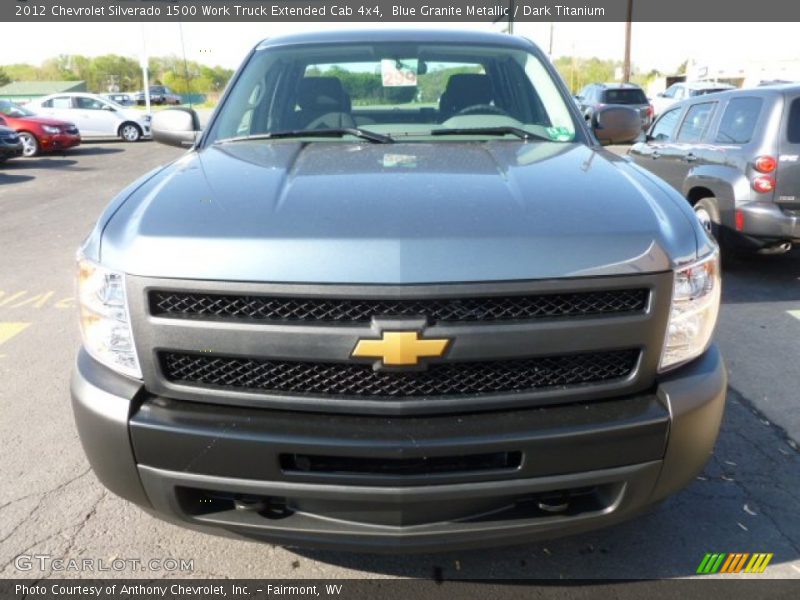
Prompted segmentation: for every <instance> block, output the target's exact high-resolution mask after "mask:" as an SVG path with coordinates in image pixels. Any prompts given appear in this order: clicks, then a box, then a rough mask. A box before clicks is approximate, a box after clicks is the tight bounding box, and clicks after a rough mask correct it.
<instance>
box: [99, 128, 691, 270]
mask: <svg viewBox="0 0 800 600" xmlns="http://www.w3.org/2000/svg"><path fill="white" fill-rule="evenodd" d="M682 204H684V202H683V201H682V199H680V198H677V200H676V196H675V195H673V196H671V195H670V193H669V192H668V191H667V190H665V188H664V186H662V185H661V184H659V183H658V182H657V181H656V180H654V179H652V178H650V177H647V176H645V175H644V174H643V173H642V172H641V171H640V170H639V169H638V168H637V167H635V166H633V165H632V164H631V163H630V162H629V161H627V160H625V159H622V158H620V157H617V156H615V155H613V154H611V153H609V152H606V151H604V150H598V149H594V148H590V147H587V146H584V145H582V144H565V143H556V142H553V143H550V142H532V143H531V142H529V143H523V142H521V141H520V142H512V141H505V140H503V141H501V140H498V141H492V142H483V143H481V142H434V143H395V144H391V145H389V144H363V143H357V144H351V143H346V142H341V141H334V142H319V143H301V142H295V141H280V142H275V141H272V142H269V141H263V140H262V141H247V142H234V143H227V144H219V145H215V146H211V147H209V148H207V149H204V150H201V151H199V152H197V151H191V152H189V153H187V154H186V155H185V156H184V157H183V158H182V159H180V160H178V161H177V162H175V163H173V164H171V165H169V166H168V167H166V168H164V169H162V170H161V171H159V172H157V173H156V174H155V175H152V176H150V177H149V178H148V179H146V181H145V182H144V183H143V184H141V185H139V187H138V188H136V189H135V191H134V192H133V193H132V194H130V196H129V197H128V199H127V200H126V201H124V202H122V203H121V204H117V205H116V206H114V207H113V210H110V211H109V212H110V214H112V215H113V216H111V217H109V218H108V222H107V223H105V227H104V228H103V227H102V224H101V226H100V227H99V228H98V233H99V231H102V239H101V243H100V249H99V252H100V259H101V260H102V262H103V264H105V265H107V266H109V267H110V268H114V269H118V270H121V271H124V272H126V273H130V274H134V275H143V276H151V277H172V278H187V279H210V280H229V281H263V282H307V283H429V282H468V281H493V280H519V279H543V278H555V277H569V276H592V275H622V274H632V273H642V272H657V271H664V270H667V269H670V268H671V267H672V266H674V264H676V263H683V262H686V261H689V260H692V259H694V258H695V257H696V255H697V237H696V226H695V225H694V224H693V221H692V219H693V217H692V215H691V212H690V210H689V209H687V208H686V207H684V206H682ZM695 220H696V219H695Z"/></svg>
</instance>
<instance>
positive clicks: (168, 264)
mask: <svg viewBox="0 0 800 600" xmlns="http://www.w3.org/2000/svg"><path fill="white" fill-rule="evenodd" d="M197 125H198V124H197V116H196V115H195V114H194V113H192V112H191V111H189V110H181V109H176V110H167V111H163V112H159V113H158V114H157V115H156V116H155V117H154V121H153V129H154V134H155V137H156V139H157V140H159V141H162V142H167V143H172V144H175V145H181V144H186V145H188V146H190V149H189V151H188V152H187V153H186V154H185V155H184V156H183V157H181V158H180V159H179V160H177V161H175V162H174V163H172V164H170V165H167V166H165V167H163V168H159V169H156V170H155V171H153V172H151V173H149V174H147V175H145V176H144V177H142V178H141V179H139V180H138V181H137V182H136V183H134V184H133V185H131V186H130V187H129V188H127V189H126V190H124V191H123V192H122V193H121V194H120V195H119V196H118V197H117V198H116V199H114V200H113V201H112V203H111V204H110V206H109V207H108V209H107V210H106V211H105V213H104V214H103V215H102V216H101V217H100V219H99V221H98V223H97V225H96V227H95V229H94V231H93V232H92V233H91V234H90V235H89V237H88V238H87V240H86V242H85V243H84V244H83V246H82V248H81V250H80V256H79V273H80V274H79V296H80V311H81V324H82V334H83V348H82V350H81V351H80V353H79V356H78V360H77V366H76V369H75V372H74V377H73V381H72V398H73V404H74V411H75V417H76V422H77V426H78V429H79V432H80V436H81V439H82V442H83V445H84V447H85V450H86V453H87V455H88V457H89V460H90V462H91V464H92V467H93V468H94V471H95V473H96V474H97V476H98V478H99V479H100V480H101V481H102V482H103V483H104V484H105V485H106V486H107V487H108V488H109V489H110V490H111V491H113V492H114V493H116V494H118V495H120V496H122V497H123V498H126V499H128V500H130V501H132V502H135V503H137V504H139V505H141V506H142V507H144V508H145V509H146V510H148V511H151V512H153V513H154V514H157V515H160V516H161V517H163V518H166V519H169V520H171V521H174V522H177V523H180V524H183V525H185V526H188V527H193V528H197V529H200V530H206V531H216V532H227V533H229V534H234V535H240V536H246V537H251V538H258V539H263V540H268V541H271V542H274V543H279V544H286V545H311V546H316V547H335V548H344V549H354V550H368V551H371V550H374V551H396V552H403V551H421V550H439V549H444V548H456V547H470V546H480V545H492V544H494V545H502V544H511V543H520V542H525V541H529V540H532V539H536V538H541V537H547V536H554V535H563V534H566V533H575V532H579V531H583V530H588V529H591V528H595V527H601V526H605V525H608V524H612V523H615V522H618V521H620V520H622V519H624V518H627V517H630V516H632V515H634V514H635V513H637V512H640V511H641V510H643V509H644V508H645V507H647V506H649V505H651V504H653V503H655V502H657V501H658V500H660V499H662V498H664V497H665V496H667V495H668V494H671V493H673V492H675V491H677V490H679V489H680V488H681V487H683V486H684V485H686V484H687V483H688V482H690V481H691V480H692V479H693V478H694V476H695V474H696V473H698V471H700V470H701V469H702V467H703V466H704V464H705V463H706V461H707V460H708V458H709V455H710V453H711V451H712V448H713V446H714V442H715V440H716V436H717V432H718V429H719V426H720V420H721V417H722V413H723V406H724V400H725V389H726V375H725V369H724V366H723V363H722V360H721V357H720V354H719V351H718V350H717V347H716V346H715V345H714V343H713V342H712V334H713V330H714V327H715V322H716V319H717V313H718V308H719V301H720V274H719V265H718V251H717V246H716V244H715V243H714V242H713V240H711V239H710V238H709V236H708V235H707V234H706V232H705V230H704V229H703V228H702V227H701V226H700V224H699V222H698V220H697V219H696V218H695V216H694V214H693V213H692V209H691V207H690V206H689V205H688V204H687V203H686V201H685V200H684V199H683V198H682V197H681V196H680V195H679V194H678V193H677V192H676V191H675V190H673V189H671V188H670V187H669V186H668V185H667V184H665V183H664V182H662V181H661V180H659V179H657V178H655V177H654V176H652V175H649V174H648V173H647V172H646V171H644V170H642V169H640V168H639V167H637V166H636V165H634V164H632V162H630V161H629V160H628V159H626V158H621V157H617V156H615V155H613V154H611V153H609V152H607V151H605V150H604V149H603V148H602V146H601V145H600V143H599V141H598V140H600V141H611V140H615V139H617V140H620V139H626V138H629V137H630V136H631V135H636V134H637V133H638V132H639V130H640V118H639V115H638V114H637V113H636V112H635V111H632V110H630V109H628V108H619V107H616V108H610V109H607V110H602V109H601V110H598V111H596V112H595V114H594V115H593V117H592V121H591V123H589V124H587V123H586V122H585V121H584V119H583V117H582V115H580V114H579V113H578V111H577V108H576V107H575V106H574V103H573V102H572V100H571V98H570V96H569V94H568V91H567V89H566V87H565V86H564V85H563V83H562V81H561V80H560V79H559V78H558V76H557V75H556V73H555V71H554V69H553V68H552V66H551V65H550V64H549V62H548V61H547V59H546V57H545V56H544V55H543V54H542V53H541V52H540V51H539V50H538V49H537V48H536V47H535V46H534V45H533V44H532V43H531V42H529V41H527V40H523V39H520V38H514V37H512V36H502V35H499V34H498V35H495V34H487V33H469V32H463V33H454V32H441V31H412V32H409V31H405V32H397V31H381V32H374V31H371V32H350V33H347V32H331V33H325V34H316V35H311V34H304V35H297V36H291V37H283V38H276V39H271V40H268V41H265V42H263V43H262V44H260V45H259V46H257V47H256V48H255V49H254V50H253V51H252V52H251V54H250V55H249V56H248V57H247V59H246V61H245V62H244V64H243V66H242V67H241V68H240V69H239V71H238V72H237V73H236V75H235V76H234V79H233V80H232V82H231V84H230V85H229V87H228V89H227V91H226V93H225V94H224V96H223V98H222V100H221V102H220V106H219V108H218V109H217V110H216V112H215V114H214V115H213V116H212V117H211V119H210V121H209V123H208V124H207V126H206V127H205V128H204V130H203V131H202V132H199V131H198V129H199V128H198V126H197Z"/></svg>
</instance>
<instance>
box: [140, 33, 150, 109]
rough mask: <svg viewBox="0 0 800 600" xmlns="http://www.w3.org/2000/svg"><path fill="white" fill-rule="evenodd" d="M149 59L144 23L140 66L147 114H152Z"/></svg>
mask: <svg viewBox="0 0 800 600" xmlns="http://www.w3.org/2000/svg"><path fill="white" fill-rule="evenodd" d="M149 62H150V61H149V59H148V57H147V37H146V36H145V34H144V23H142V56H141V57H140V59H139V65H140V66H141V67H142V84H143V85H144V88H143V89H142V91H143V92H144V110H145V114H148V115H149V114H150V78H149V72H148V71H149V69H150V66H149Z"/></svg>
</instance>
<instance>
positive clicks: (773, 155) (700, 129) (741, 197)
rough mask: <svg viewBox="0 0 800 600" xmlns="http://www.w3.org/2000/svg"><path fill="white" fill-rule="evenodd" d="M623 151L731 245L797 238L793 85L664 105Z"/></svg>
mask: <svg viewBox="0 0 800 600" xmlns="http://www.w3.org/2000/svg"><path fill="white" fill-rule="evenodd" d="M630 156H632V157H633V159H634V161H635V162H636V163H637V164H639V165H641V166H642V167H644V168H646V169H648V170H650V171H652V172H653V173H655V174H656V175H658V176H659V177H661V178H662V179H664V180H665V181H667V182H668V183H669V184H670V185H672V186H673V187H674V188H675V189H677V190H678V191H680V192H681V194H683V196H684V197H685V198H686V199H687V200H688V201H689V203H690V204H691V205H692V206H693V207H694V210H695V213H696V214H697V216H698V218H699V219H700V221H701V223H702V224H703V226H704V227H705V228H706V229H707V230H708V231H709V232H710V233H712V234H713V235H714V236H716V237H717V238H718V239H719V240H720V242H721V243H722V244H723V245H726V246H728V247H730V248H731V249H734V250H737V249H739V250H741V249H747V248H751V249H755V250H758V251H760V252H762V253H784V252H787V251H789V250H790V249H791V247H792V244H794V243H797V242H799V241H800V85H798V84H792V85H780V86H772V87H761V88H756V89H747V90H735V91H730V92H722V93H717V94H713V95H709V96H701V97H697V98H694V99H692V100H689V101H685V102H681V103H679V104H676V105H674V106H672V107H670V108H669V109H668V110H667V111H665V112H664V114H663V115H661V116H660V117H659V118H658V120H657V121H656V122H655V123H654V124H653V127H652V128H651V129H650V131H649V132H648V134H647V139H646V141H644V142H641V143H638V144H636V145H634V146H633V147H631V149H630Z"/></svg>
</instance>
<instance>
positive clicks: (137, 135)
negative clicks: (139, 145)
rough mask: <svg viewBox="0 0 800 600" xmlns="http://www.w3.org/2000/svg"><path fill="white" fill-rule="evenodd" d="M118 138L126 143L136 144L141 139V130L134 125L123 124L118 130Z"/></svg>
mask: <svg viewBox="0 0 800 600" xmlns="http://www.w3.org/2000/svg"><path fill="white" fill-rule="evenodd" d="M119 137H121V138H122V139H123V140H125V141H126V142H138V141H139V140H140V139H142V130H141V129H140V128H139V126H138V125H137V124H136V123H123V125H122V127H120V128H119Z"/></svg>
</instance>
